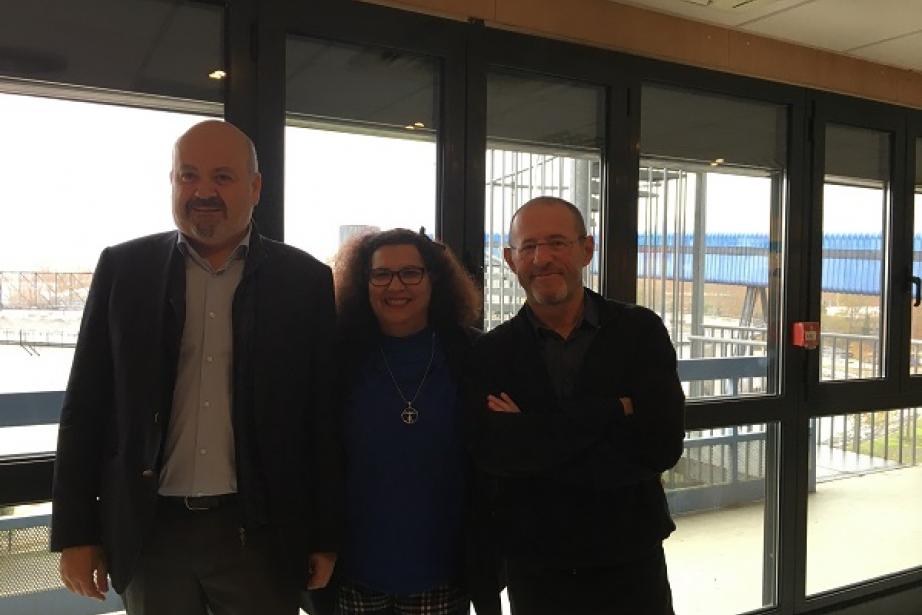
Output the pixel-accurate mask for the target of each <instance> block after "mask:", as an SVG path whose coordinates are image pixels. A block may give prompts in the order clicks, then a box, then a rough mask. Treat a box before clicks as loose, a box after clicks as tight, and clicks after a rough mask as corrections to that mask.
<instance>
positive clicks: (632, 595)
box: [507, 546, 675, 615]
mask: <svg viewBox="0 0 922 615" xmlns="http://www.w3.org/2000/svg"><path fill="white" fill-rule="evenodd" d="M507 574H508V590H509V602H510V606H511V607H512V615H675V614H674V611H673V610H672V591H671V590H670V588H669V579H668V576H667V574H666V558H665V556H664V554H663V548H662V546H657V547H656V548H655V549H653V550H651V551H650V552H648V553H645V554H643V555H642V556H639V557H638V558H637V559H634V560H631V561H630V562H628V563H624V564H618V565H616V566H604V567H589V568H566V569H560V568H541V567H536V566H535V565H534V564H533V563H529V562H515V561H510V562H508V563H507Z"/></svg>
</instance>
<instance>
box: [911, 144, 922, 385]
mask: <svg viewBox="0 0 922 615" xmlns="http://www.w3.org/2000/svg"><path fill="white" fill-rule="evenodd" d="M912 219H913V232H912V275H914V276H916V277H919V278H922V139H916V180H915V190H914V197H913V218H912ZM920 292H922V291H920ZM909 344H910V345H909V373H910V374H912V375H914V376H917V375H920V374H922V306H917V307H914V308H913V310H912V331H911V334H910V342H909Z"/></svg>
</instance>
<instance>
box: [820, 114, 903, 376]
mask: <svg viewBox="0 0 922 615" xmlns="http://www.w3.org/2000/svg"><path fill="white" fill-rule="evenodd" d="M889 182H890V138H889V135H888V134H886V133H881V132H876V131H873V130H867V129H863V128H852V127H849V126H842V125H837V124H829V125H828V126H827V129H826V170H825V176H824V182H823V278H822V280H823V281H822V285H823V286H822V298H821V301H822V303H821V310H822V311H821V313H820V327H821V330H822V334H821V336H820V340H821V344H820V351H821V353H822V354H821V358H820V380H821V381H834V380H856V379H871V378H882V377H884V376H885V374H884V373H883V371H884V365H885V362H884V354H885V353H884V350H885V348H884V345H883V340H884V334H885V332H886V329H885V323H886V313H885V302H884V301H883V297H884V296H886V294H885V292H886V277H885V272H886V263H887V261H888V259H887V257H886V255H887V246H888V244H889V239H888V237H887V234H886V229H887V227H888V218H889V215H890V189H889Z"/></svg>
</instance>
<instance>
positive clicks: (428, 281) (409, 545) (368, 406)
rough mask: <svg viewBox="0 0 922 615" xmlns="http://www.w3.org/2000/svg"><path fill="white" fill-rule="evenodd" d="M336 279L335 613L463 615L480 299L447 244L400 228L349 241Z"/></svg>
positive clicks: (465, 608) (466, 596)
mask: <svg viewBox="0 0 922 615" xmlns="http://www.w3.org/2000/svg"><path fill="white" fill-rule="evenodd" d="M334 279H335V284H336V296H337V299H336V302H337V312H338V316H339V323H340V338H341V340H342V348H341V350H342V352H341V367H342V369H341V374H342V375H341V381H340V386H339V389H340V390H341V391H342V392H343V396H344V398H343V400H342V416H343V442H344V445H345V451H346V524H345V525H346V530H345V540H344V545H343V549H342V552H341V554H340V557H339V562H338V564H337V571H338V573H337V576H338V577H339V579H340V585H339V594H338V605H339V611H340V612H341V613H343V614H344V615H350V614H353V613H354V614H358V613H362V614H366V613H414V614H418V615H427V614H429V615H455V614H462V613H467V612H468V608H469V601H470V598H469V596H470V588H469V586H468V584H467V582H466V577H467V575H466V563H467V562H466V560H468V559H469V553H467V552H466V551H467V546H468V544H469V523H470V518H471V512H470V511H471V507H470V493H471V484H470V477H471V470H470V464H469V461H468V458H467V455H466V452H465V447H464V437H463V425H462V422H463V420H462V406H461V379H462V375H461V374H462V369H463V365H464V362H465V360H466V356H467V351H468V349H469V348H470V345H471V343H472V341H473V339H474V337H475V336H476V335H477V333H478V332H477V330H476V329H472V328H471V326H472V325H473V324H474V323H475V322H477V320H478V317H479V314H480V308H481V295H480V293H479V292H478V290H477V287H476V286H475V285H474V283H473V281H472V280H471V278H470V276H469V275H468V274H467V273H466V272H465V271H464V269H463V268H462V266H461V264H460V263H459V262H458V260H457V258H456V257H455V256H454V255H453V254H452V252H451V251H450V250H449V249H448V248H447V247H446V246H444V245H442V244H441V243H437V242H434V241H432V240H431V239H429V238H428V237H427V236H426V235H425V234H423V232H422V231H421V232H420V233H414V232H413V231H409V230H406V229H393V230H389V231H383V232H377V233H372V234H368V235H364V236H360V237H358V238H356V239H354V240H353V241H351V242H350V243H348V244H346V245H345V246H344V247H343V248H342V249H341V250H340V253H339V255H338V256H337V259H336V265H335V268H334ZM476 606H479V605H476ZM490 610H491V609H490V608H485V611H487V612H488V611H490ZM478 612H481V609H480V608H478Z"/></svg>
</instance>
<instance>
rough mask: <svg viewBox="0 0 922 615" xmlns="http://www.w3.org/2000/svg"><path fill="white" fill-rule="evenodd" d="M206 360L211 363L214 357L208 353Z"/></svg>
mask: <svg viewBox="0 0 922 615" xmlns="http://www.w3.org/2000/svg"><path fill="white" fill-rule="evenodd" d="M205 360H206V361H208V362H209V363H214V357H213V356H211V355H208V356H207V357H205Z"/></svg>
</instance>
